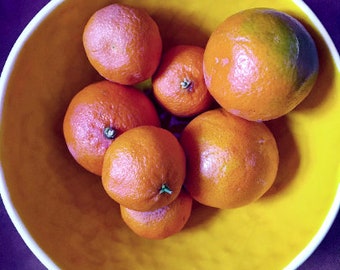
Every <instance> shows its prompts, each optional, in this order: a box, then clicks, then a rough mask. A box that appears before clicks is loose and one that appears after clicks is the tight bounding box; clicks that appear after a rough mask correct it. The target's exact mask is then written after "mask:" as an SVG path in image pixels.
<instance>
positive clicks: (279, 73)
mask: <svg viewBox="0 0 340 270" xmlns="http://www.w3.org/2000/svg"><path fill="white" fill-rule="evenodd" d="M318 68H319V62H318V53H317V49H316V45H315V43H314V41H313V39H312V37H311V36H310V34H309V33H308V32H307V30H306V29H305V28H304V26H303V25H302V24H301V23H300V22H298V21H297V20H296V19H295V18H293V17H291V16H289V15H287V14H285V13H282V12H279V11H276V10H272V9H265V8H255V9H249V10H245V11H242V12H239V13H236V14H234V15H232V16H230V17H229V18H227V19H226V20H225V21H224V22H222V23H221V24H220V25H219V26H218V27H217V28H216V30H215V31H214V32H213V33H212V34H211V36H210V38H209V41H208V43H207V46H206V50H205V53H204V60H203V70H204V76H205V81H206V84H207V87H208V89H209V91H210V93H211V94H212V96H213V97H214V98H215V99H216V101H217V102H218V103H219V104H220V105H221V106H222V107H223V108H224V109H226V110H227V111H229V112H231V113H233V114H235V115H238V116H240V117H243V118H245V119H248V120H252V121H265V120H270V119H274V118H278V117H280V116H282V115H285V114H287V113H288V112H290V111H291V110H293V109H294V108H295V107H296V106H297V105H298V104H299V103H301V102H302V100H303V99H305V98H306V96H307V95H308V94H309V93H310V91H311V90H312V87H313V85H314V83H315V81H316V78H317V74H318Z"/></svg>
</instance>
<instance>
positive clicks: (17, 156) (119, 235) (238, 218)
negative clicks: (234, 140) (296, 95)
mask: <svg viewBox="0 0 340 270" xmlns="http://www.w3.org/2000/svg"><path fill="white" fill-rule="evenodd" d="M111 2H112V1H109V0H96V1H82V0H73V1H65V2H61V1H52V2H50V3H49V4H48V5H47V6H46V7H45V8H44V9H43V10H42V11H41V12H40V13H39V14H38V16H36V17H35V18H34V20H33V21H32V22H31V23H30V25H29V26H28V27H27V28H26V30H25V31H24V33H23V34H22V35H21V36H20V38H19V40H18V42H17V43H16V45H15V47H14V48H13V50H12V52H11V54H10V56H9V59H8V61H7V63H6V65H5V68H4V72H3V76H2V78H1V140H0V148H1V181H0V183H1V186H0V187H1V193H2V197H3V200H4V203H5V206H6V208H7V210H8V212H9V214H10V216H11V218H12V220H13V222H14V223H15V225H16V227H17V229H18V230H19V232H20V234H21V235H22V237H23V238H24V240H25V241H26V243H27V244H28V246H29V247H30V248H31V249H32V250H33V252H34V253H35V254H36V255H37V257H38V258H39V259H40V260H41V261H42V262H43V263H44V264H45V265H46V266H47V267H48V268H50V269H52V268H57V267H60V268H62V269H83V270H84V269H134V270H139V269H164V270H166V269H176V270H178V269H185V270H193V269H215V270H219V269H237V270H240V269H282V268H284V267H287V269H290V268H295V267H296V266H298V265H299V264H300V263H301V262H302V261H303V260H304V259H305V258H306V257H308V256H309V255H310V254H311V252H312V251H313V250H314V249H315V247H316V246H317V245H318V244H319V243H320V241H321V239H322V238H323V237H324V235H325V234H326V232H327V230H328V228H329V227H330V225H331V223H332V222H333V219H334V217H335V215H336V212H337V210H338V207H339V204H340V191H339V180H340V171H339V169H340V166H339V160H340V158H339V154H338V152H339V149H340V140H339V138H340V117H339V115H340V96H339V95H340V91H336V89H339V88H340V60H339V55H338V53H337V52H336V50H335V47H334V45H333V43H332V42H331V40H330V38H329V36H328V35H327V33H326V32H325V30H324V28H323V27H322V25H321V24H320V22H319V21H318V19H317V18H316V17H315V16H314V15H313V13H312V12H311V11H310V10H309V9H308V8H307V7H306V6H305V5H304V4H303V3H302V2H301V1H298V0H296V1H292V0H289V1H288V0H276V1H273V0H258V1H251V0H242V1H236V2H235V1H226V0H217V1H214V2H212V3H211V2H209V1H190V0H168V1H163V2H162V4H161V6H160V4H159V3H160V2H159V1H158V0H144V1H125V3H127V4H131V5H135V6H140V7H144V8H146V9H147V10H148V11H149V13H150V14H151V16H152V17H153V18H154V19H155V20H156V21H157V22H158V24H159V26H160V30H161V33H162V36H163V37H164V40H165V49H166V48H169V47H170V46H172V45H175V44H180V43H186V44H196V45H201V46H204V45H205V43H206V41H207V39H208V37H209V34H210V32H211V31H212V30H213V29H214V28H215V27H216V26H217V25H218V24H219V23H220V22H221V21H222V20H223V19H224V18H226V17H227V16H228V15H231V14H232V13H235V12H237V11H239V10H241V9H245V8H251V7H272V8H277V9H279V10H283V11H286V12H288V13H290V14H292V15H294V16H296V17H297V18H298V19H300V20H301V21H302V22H303V23H304V24H305V25H306V26H307V28H308V29H309V30H310V32H311V33H312V35H313V37H314V38H315V40H316V42H317V46H318V49H319V53H320V76H319V79H318V81H317V84H316V86H315V88H314V89H313V91H312V93H311V95H310V96H309V97H308V98H307V99H306V100H305V101H304V102H303V103H302V104H301V105H300V106H299V107H298V108H297V109H295V110H294V111H293V112H292V113H290V114H289V115H288V116H286V117H283V118H280V119H278V120H276V121H273V122H271V123H270V124H271V127H272V128H273V131H274V133H275V136H276V138H277V140H278V145H279V149H280V158H281V163H280V167H279V174H278V178H277V180H276V182H275V184H274V186H273V188H272V189H271V190H270V191H269V192H268V194H266V195H265V196H264V197H263V198H262V199H260V200H259V201H258V202H256V203H253V204H251V205H249V206H247V207H242V208H239V209H234V210H224V211H222V210H214V209H211V208H207V207H203V206H197V207H195V208H194V209H193V213H192V217H191V219H190V220H189V223H188V224H187V226H186V228H185V229H184V230H183V231H182V232H181V233H179V234H177V235H175V236H173V237H170V238H168V239H166V240H161V241H151V240H146V239H142V238H139V237H138V236H136V235H134V234H133V233H132V232H131V231H130V230H129V229H128V228H127V227H126V226H125V225H124V223H123V222H122V220H121V218H120V215H119V209H118V207H117V204H115V203H114V202H113V201H111V200H110V199H109V198H108V196H106V194H105V192H104V190H103V188H102V186H101V182H100V179H99V178H98V177H96V176H94V175H92V174H89V173H87V172H85V170H84V169H82V168H80V167H79V166H78V165H77V164H76V163H75V161H74V160H73V159H72V157H71V156H70V154H69V152H68V150H67V148H66V146H65V142H64V139H63V135H62V120H63V116H64V113H65V110H66V107H67V105H68V103H69V101H70V99H71V98H72V97H73V95H74V94H75V93H76V92H77V91H79V90H80V89H81V88H82V87H84V86H85V85H87V84H89V83H91V82H93V81H95V80H97V79H98V75H97V74H96V72H95V71H94V70H93V68H92V67H91V66H90V65H89V63H88V61H87V59H86V57H85V54H84V51H83V47H82V42H81V35H82V31H83V27H84V24H85V22H86V21H87V20H88V18H89V16H90V15H91V14H92V13H93V12H94V11H95V10H97V9H99V8H101V7H103V6H105V5H108V4H109V3H111Z"/></svg>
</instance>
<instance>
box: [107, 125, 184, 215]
mask: <svg viewBox="0 0 340 270" xmlns="http://www.w3.org/2000/svg"><path fill="white" fill-rule="evenodd" d="M185 171H186V168H185V155H184V151H183V149H182V147H181V145H180V144H179V142H178V140H177V138H176V137H175V136H174V135H173V134H172V133H170V131H168V130H166V129H163V128H160V127H155V126H140V127H136V128H133V129H130V130H128V131H126V132H125V133H123V134H122V135H121V136H119V137H118V138H117V139H116V140H115V141H113V142H112V144H111V145H110V147H109V148H108V149H107V151H106V153H105V156H104V163H103V171H102V183H103V186H104V189H105V190H106V192H107V194H108V195H109V196H110V197H111V198H112V199H113V200H115V201H116V202H118V203H119V204H121V205H123V206H124V207H127V208H129V209H132V210H136V211H152V210H155V209H157V208H161V207H163V206H165V205H168V204H169V203H171V202H172V201H174V200H175V198H176V197H177V196H178V194H179V193H180V191H181V188H182V185H183V182H184V178H185Z"/></svg>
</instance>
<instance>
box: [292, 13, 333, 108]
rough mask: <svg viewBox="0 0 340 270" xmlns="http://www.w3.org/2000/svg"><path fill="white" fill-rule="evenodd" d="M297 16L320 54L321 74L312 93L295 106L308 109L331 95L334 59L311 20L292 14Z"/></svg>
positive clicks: (318, 104)
mask: <svg viewBox="0 0 340 270" xmlns="http://www.w3.org/2000/svg"><path fill="white" fill-rule="evenodd" d="M292 15H293V16H294V17H295V18H297V19H298V20H299V21H300V22H301V23H302V24H303V26H304V27H305V28H306V29H307V31H308V32H309V33H310V35H311V36H312V38H313V40H314V41H315V44H316V47H317V51H318V56H319V74H318V77H317V80H316V82H315V85H314V87H313V88H312V90H311V92H310V94H309V95H308V96H307V97H306V98H305V99H304V100H303V101H302V102H301V103H300V104H299V105H298V106H297V107H296V108H295V110H296V111H308V110H312V109H315V108H317V107H319V106H321V105H322V104H323V102H324V101H325V100H326V99H327V98H328V97H329V94H330V92H331V90H332V86H333V84H334V72H335V71H334V61H333V59H332V56H331V53H330V51H329V48H328V45H327V44H326V42H325V40H324V38H323V37H322V36H321V33H320V32H318V31H317V30H316V29H315V27H312V26H311V24H310V23H309V22H307V21H306V20H305V19H304V18H301V17H299V16H298V15H295V14H292Z"/></svg>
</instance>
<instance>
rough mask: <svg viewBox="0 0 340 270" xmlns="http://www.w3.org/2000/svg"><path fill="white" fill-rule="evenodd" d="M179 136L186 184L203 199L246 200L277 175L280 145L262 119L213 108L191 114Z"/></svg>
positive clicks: (222, 203) (218, 202) (226, 203)
mask: <svg viewBox="0 0 340 270" xmlns="http://www.w3.org/2000/svg"><path fill="white" fill-rule="evenodd" d="M180 142H181V144H182V146H183V149H184V151H185V154H186V157H187V164H188V165H187V166H188V167H187V176H186V180H185V184H184V186H185V187H186V189H187V190H188V192H189V193H190V194H191V196H192V197H193V198H194V199H195V200H197V201H198V202H200V203H202V204H204V205H208V206H211V207H216V208H221V209H226V208H235V207H240V206H244V205H247V204H249V203H251V202H254V201H256V200H257V199H259V198H260V197H261V196H262V195H263V194H264V193H265V192H266V191H267V190H268V189H269V188H270V187H271V186H272V184H273V182H274V180H275V177H276V174H277V169H278V162H279V156H278V149H277V145H276V141H275V138H274V137H273V135H272V133H271V132H270V130H269V129H268V128H267V127H266V125H265V124H264V123H263V122H254V121H248V120H245V119H243V118H240V117H237V116H234V115H232V114H230V113H228V112H227V111H225V110H224V109H221V108H219V109H214V110H211V111H207V112H204V113H202V114H200V115H198V116H197V117H195V118H194V119H193V120H192V121H191V122H190V123H189V124H188V125H187V126H186V128H185V129H184V130H183V133H182V136H181V139H180Z"/></svg>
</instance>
